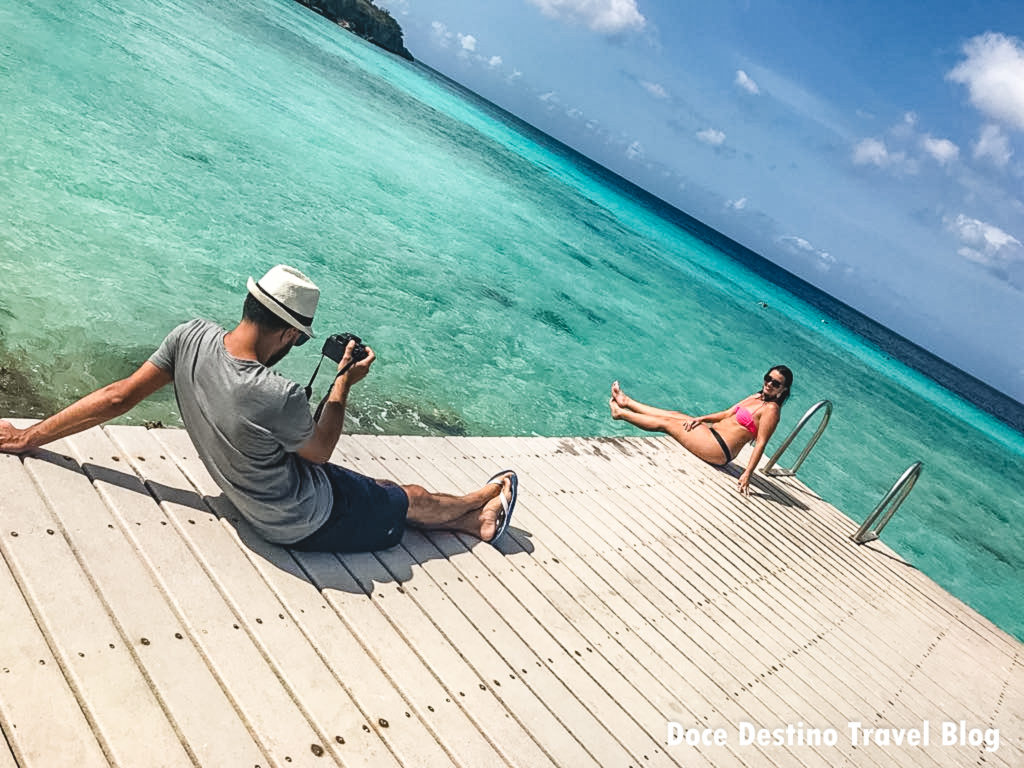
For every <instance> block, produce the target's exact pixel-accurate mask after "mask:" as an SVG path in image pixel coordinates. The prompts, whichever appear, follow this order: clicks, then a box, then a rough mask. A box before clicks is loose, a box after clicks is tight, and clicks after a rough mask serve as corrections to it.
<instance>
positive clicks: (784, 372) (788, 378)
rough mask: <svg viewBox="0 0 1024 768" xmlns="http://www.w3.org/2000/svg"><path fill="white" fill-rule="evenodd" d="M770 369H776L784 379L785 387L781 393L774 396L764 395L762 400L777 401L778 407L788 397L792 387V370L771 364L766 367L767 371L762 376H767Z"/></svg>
mask: <svg viewBox="0 0 1024 768" xmlns="http://www.w3.org/2000/svg"><path fill="white" fill-rule="evenodd" d="M772 371H778V372H779V373H780V374H781V375H782V378H783V379H785V380H786V388H785V389H784V390H783V391H782V394H779V395H775V396H774V397H765V398H764V400H765V401H767V402H770V403H778V404H779V407H780V408H781V407H782V404H783V403H785V402H786V400H788V399H789V392H790V390H791V389H792V388H793V372H792V371H791V370H789V368H787V367H786V366H784V365H773V366H772V367H771V368H769V369H768V373H766V374H765V375H764V376H765V378H768V376H769V375H770V374H771V372H772Z"/></svg>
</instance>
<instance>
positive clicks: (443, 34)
mask: <svg viewBox="0 0 1024 768" xmlns="http://www.w3.org/2000/svg"><path fill="white" fill-rule="evenodd" d="M430 28H431V29H432V30H433V31H434V37H436V38H437V42H438V44H439V45H440V46H441V47H444V48H446V47H448V43H450V42H451V40H452V38H453V37H455V35H453V34H452V33H451V32H449V31H448V27H447V26H446V25H445V24H444V22H440V21H432V22H430Z"/></svg>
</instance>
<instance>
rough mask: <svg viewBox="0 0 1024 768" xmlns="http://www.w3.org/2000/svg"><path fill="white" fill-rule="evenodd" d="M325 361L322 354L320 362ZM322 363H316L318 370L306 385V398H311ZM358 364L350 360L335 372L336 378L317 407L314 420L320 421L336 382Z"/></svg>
mask: <svg viewBox="0 0 1024 768" xmlns="http://www.w3.org/2000/svg"><path fill="white" fill-rule="evenodd" d="M323 361H324V356H323V355H320V363H322V362H323ZM320 363H317V364H316V371H313V377H312V378H311V379H310V380H309V384H307V385H306V399H307V400H309V399H310V397H311V396H312V394H313V379H315V378H316V374H317V371H319V370H320ZM355 364H356V361H355V360H349V361H348V365H346V366H345V367H344V368H341V369H340V370H339V371H338V372H337V373H336V374H334V380H333V381H332V382H331V386H329V387H328V388H327V394H326V395H324V396H323V399H322V400H321V401H320V404H319V405H318V406H317V407H316V412H315V413H314V414H313V421H320V414H321V413H323V410H324V406H325V405H327V398H328V397H330V396H331V390H332V389H334V382H335V381H337V380H338V378H339V377H340V376H341V375H342V374H343V373H347V372H348V369H349V368H351V367H352V366H353V365H355Z"/></svg>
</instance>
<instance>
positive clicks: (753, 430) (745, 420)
mask: <svg viewBox="0 0 1024 768" xmlns="http://www.w3.org/2000/svg"><path fill="white" fill-rule="evenodd" d="M762 407H764V403H761V405H759V406H757V408H755V409H754V412H753V413H751V412H750V411H748V410H747V409H746V408H744V407H743V406H742V405H737V406H736V407H735V408H733V409H732V412H733V414H734V415H735V416H736V421H738V422H739V423H740V424H741V425H742V426H744V427H746V428H747V431H748V432H749V433H750V434H751V435H753V436H754V437H757V424H755V423H754V413H757V412H758V411H759V410H761V408H762Z"/></svg>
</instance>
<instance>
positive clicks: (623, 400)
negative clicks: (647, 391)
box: [612, 381, 629, 418]
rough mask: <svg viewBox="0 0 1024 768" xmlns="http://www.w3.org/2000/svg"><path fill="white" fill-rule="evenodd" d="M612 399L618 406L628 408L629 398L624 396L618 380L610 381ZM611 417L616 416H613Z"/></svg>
mask: <svg viewBox="0 0 1024 768" xmlns="http://www.w3.org/2000/svg"><path fill="white" fill-rule="evenodd" d="M612 401H613V402H614V403H615V404H616V405H617V406H619V408H629V398H628V397H626V393H625V392H623V391H622V388H621V387H620V386H619V382H617V381H613V382H612ZM612 418H616V417H615V416H613V417H612Z"/></svg>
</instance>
